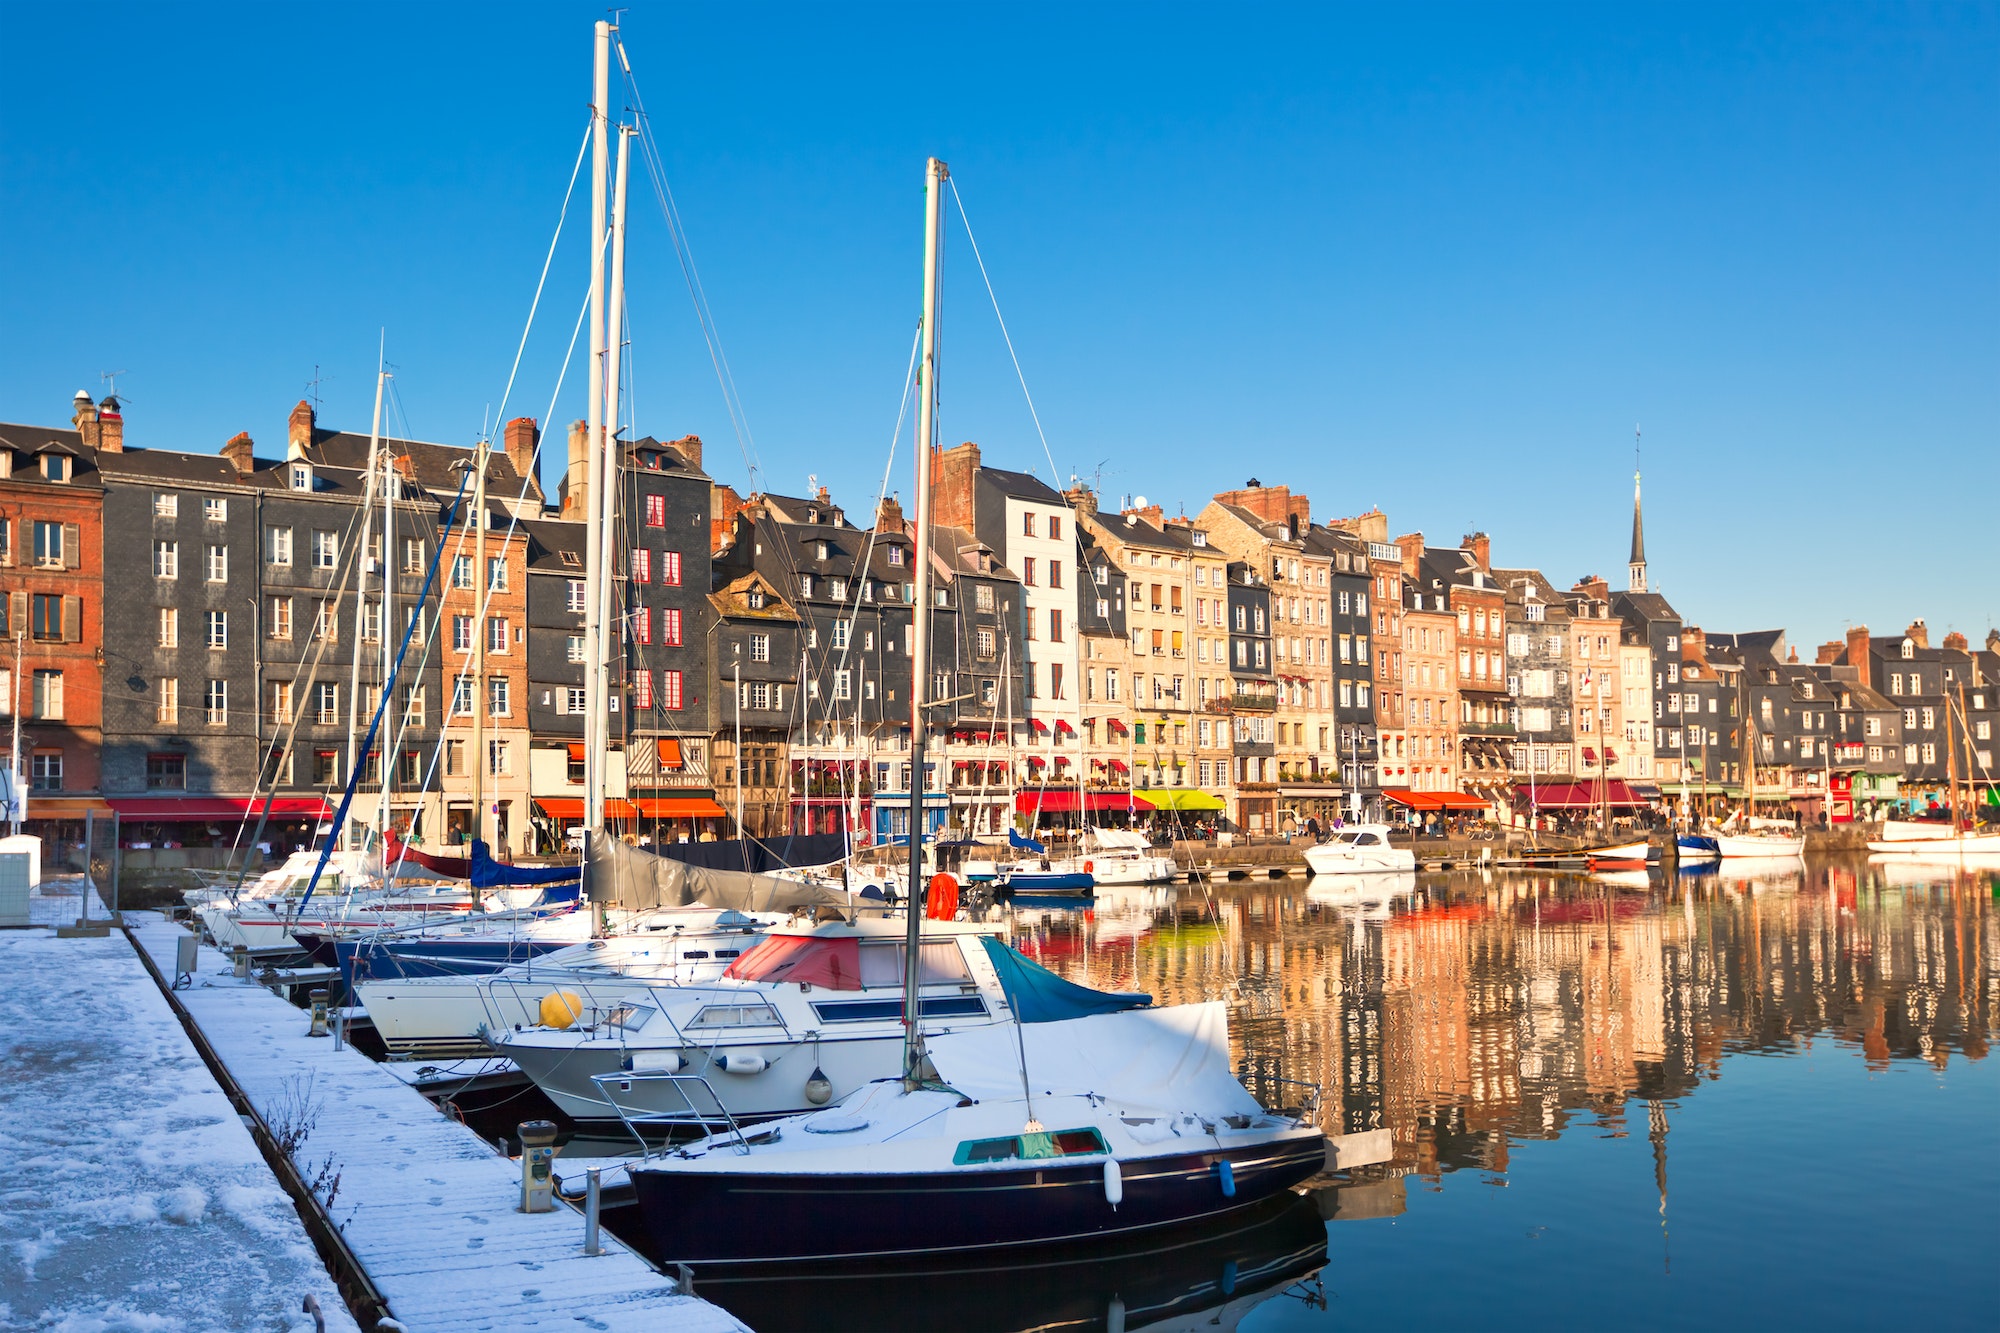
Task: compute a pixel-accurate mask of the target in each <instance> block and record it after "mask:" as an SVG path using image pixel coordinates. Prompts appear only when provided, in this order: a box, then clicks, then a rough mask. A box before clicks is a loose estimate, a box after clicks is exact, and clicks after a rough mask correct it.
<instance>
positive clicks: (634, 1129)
mask: <svg viewBox="0 0 2000 1333" xmlns="http://www.w3.org/2000/svg"><path fill="white" fill-rule="evenodd" d="M613 1080H616V1081H617V1082H620V1083H628V1084H629V1083H671V1084H673V1085H674V1088H675V1090H676V1091H678V1092H679V1093H680V1094H681V1100H683V1101H685V1102H686V1103H687V1108H688V1111H689V1112H690V1114H689V1115H685V1116H677V1115H676V1116H669V1115H655V1114H651V1113H643V1114H641V1115H640V1116H638V1117H637V1120H638V1121H639V1122H642V1123H645V1124H668V1125H689V1124H693V1125H702V1126H704V1127H706V1126H709V1125H716V1124H722V1125H727V1126H729V1132H730V1133H731V1134H733V1135H734V1136H735V1138H736V1151H737V1152H738V1153H740V1154H742V1155H743V1156H745V1157H748V1156H749V1155H750V1140H749V1139H747V1138H745V1137H744V1135H743V1127H742V1126H741V1125H739V1124H737V1123H736V1117H735V1116H733V1115H731V1114H730V1113H729V1108H728V1107H726V1106H724V1105H723V1104H722V1098H721V1096H720V1095H718V1094H717V1093H716V1091H715V1087H714V1085H712V1084H711V1083H709V1081H708V1079H707V1077H706V1076H705V1075H702V1074H680V1073H672V1072H669V1071H667V1070H665V1069H623V1070H616V1071H614V1072H611V1073H607V1074H592V1075H591V1076H590V1081H591V1082H592V1083H594V1084H596V1085H597V1091H598V1093H599V1095H601V1096H602V1097H603V1098H604V1100H605V1101H607V1102H609V1103H610V1104H611V1109H612V1110H614V1111H616V1112H617V1113H618V1119H619V1120H620V1121H621V1122H622V1123H623V1124H624V1126H625V1128H626V1129H627V1130H629V1131H631V1134H632V1137H633V1138H634V1139H636V1140H638V1142H639V1151H640V1155H641V1157H642V1158H650V1157H651V1156H652V1155H653V1149H652V1145H651V1144H649V1143H647V1142H646V1136H645V1135H643V1134H641V1133H640V1132H639V1127H638V1123H635V1119H634V1117H633V1116H632V1115H630V1114H627V1112H626V1110H625V1108H624V1107H623V1106H621V1105H619V1102H618V1099H617V1098H616V1097H614V1096H612V1095H611V1089H609V1088H608V1087H606V1086H605V1084H607V1083H609V1082H611V1081H613ZM688 1084H699V1085H700V1087H701V1090H702V1091H703V1092H706V1093H707V1094H708V1099H709V1100H710V1101H712V1102H714V1103H715V1110H716V1115H715V1116H707V1115H703V1114H702V1113H701V1112H700V1111H699V1110H698V1109H697V1108H696V1107H695V1104H694V1098H693V1097H691V1096H689V1095H688V1088H687V1086H686V1085H688ZM628 1091H629V1089H628ZM717 1117H720V1118H719V1119H718V1118H717ZM710 1137H713V1135H712V1134H711V1136H710Z"/></svg>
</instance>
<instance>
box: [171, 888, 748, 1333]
mask: <svg viewBox="0 0 2000 1333" xmlns="http://www.w3.org/2000/svg"><path fill="white" fill-rule="evenodd" d="M131 930H132V935H133V938H134V940H135V941H136V942H137V943H138V944H139V946H140V947H141V948H142V949H143V950H144V951H145V953H146V954H147V955H148V956H149V957H150V958H151V959H152V962H153V965H154V967H155V968H156V969H157V971H158V972H159V973H160V975H161V976H162V977H163V978H166V979H169V980H171V978H172V977H173V976H174V968H175V954H176V949H177V947H178V945H179V943H180V941H181V940H182V939H184V938H186V936H187V932H186V931H185V930H183V929H182V928H181V927H179V926H177V925H174V924H172V923H170V922H167V921H165V920H162V919H158V918H151V919H146V920H143V921H140V920H135V921H134V922H133V924H132V927H131ZM170 998H171V999H172V1000H173V1002H174V1003H175V1005H176V1006H177V1008H178V1009H179V1011H180V1012H181V1013H182V1014H184V1015H185V1016H186V1018H187V1019H188V1020H189V1022H190V1024H191V1026H192V1027H193V1028H194V1029H196V1030H197V1032H198V1035H199V1039H200V1041H201V1042H202V1043H204V1044H205V1045H206V1046H207V1048H208V1050H209V1052H210V1053H211V1054H212V1055H213V1057H214V1058H215V1060H216V1061H217V1062H218V1063H219V1064H221V1065H222V1066H223V1067H224V1068H225V1069H226V1071H227V1074H228V1076H229V1080H230V1081H231V1082H233V1083H234V1085H235V1088H236V1089H237V1090H239V1091H240V1092H241V1093H242V1095H243V1096H244V1097H245V1098H246V1099H247V1100H248V1101H249V1103H250V1104H251V1105H252V1106H253V1107H254V1108H255V1109H256V1111H257V1113H258V1115H259V1116H260V1117H261V1118H262V1119H263V1121H264V1122H265V1124H267V1125H269V1126H271V1127H272V1129H273V1132H274V1133H277V1132H279V1131H280V1129H281V1127H284V1128H289V1130H290V1131H291V1132H292V1133H293V1134H298V1135H299V1138H300V1143H299V1146H298V1147H297V1149H296V1150H295V1152H294V1153H293V1154H292V1156H293V1159H294V1160H295V1161H296V1162H298V1163H299V1164H300V1168H301V1174H302V1175H303V1176H304V1177H305V1178H306V1179H307V1180H308V1181H310V1180H312V1179H314V1178H315V1177H321V1176H325V1177H327V1178H330V1177H331V1175H332V1174H334V1173H337V1174H338V1177H339V1190H338V1192H337V1193H336V1194H335V1195H334V1196H333V1201H332V1205H331V1207H328V1208H325V1209H324V1210H323V1211H324V1213H325V1215H326V1216H327V1217H329V1218H330V1219H331V1221H332V1224H333V1226H334V1227H335V1228H337V1230H338V1233H339V1238H340V1240H341V1242H342V1243H344V1246H345V1248H346V1249H347V1251H349V1252H350V1253H351V1255H352V1257H353V1259H354V1260H355V1261H356V1262H357V1263H358V1265H359V1267H360V1268H361V1270H363V1272H364V1273H365V1278H366V1284H367V1286H369V1287H370V1288H372V1291H373V1292H374V1293H376V1294H378V1295H379V1299H380V1301H381V1302H382V1303H383V1304H384V1305H386V1307H387V1312H388V1314H389V1315H390V1316H392V1317H393V1319H394V1320H395V1322H396V1324H399V1325H401V1326H403V1327H405V1328H410V1329H422V1330H425V1333H449V1331H451V1330H465V1331H466V1333H473V1331H475V1330H499V1329H505V1330H514V1329H551V1330H553V1329H561V1330H564V1333H576V1330H578V1329H580V1328H581V1329H590V1330H593V1331H595V1333H604V1331H606V1330H632V1331H633V1333H640V1330H645V1331H646V1333H658V1330H661V1329H673V1330H675V1333H723V1331H725V1330H729V1331H739V1330H742V1328H743V1326H742V1325H741V1324H740V1323H739V1322H738V1321H737V1320H736V1319H735V1318H734V1317H732V1316H731V1315H729V1314H728V1313H726V1312H725V1311H723V1310H721V1309H719V1308H718V1307H716V1306H713V1305H710V1304H708V1303H707V1302H705V1301H701V1300H698V1299H696V1298H694V1297H690V1296H684V1295H682V1294H681V1293H680V1292H679V1290H678V1289H677V1288H676V1286H675V1284H674V1282H673V1281H672V1280H671V1279H668V1278H666V1277H664V1276H662V1275H661V1274H659V1273H658V1272H656V1271H654V1269H653V1268H652V1267H651V1266H650V1265H649V1264H647V1263H646V1261H645V1260H644V1259H642V1258H640V1257H639V1256H638V1255H637V1254H635V1253H634V1252H632V1251H631V1250H630V1249H628V1248H626V1247H625V1246H624V1245H622V1244H620V1243H619V1242H618V1241H617V1240H616V1239H615V1238H614V1237H612V1236H611V1235H610V1233H609V1232H605V1233H604V1234H603V1236H602V1245H603V1253H601V1254H597V1255H586V1254H585V1253H584V1250H583V1244H584V1234H583V1233H584V1223H583V1217H582V1215H581V1214H580V1213H578V1212H576V1211H575V1210H573V1209H571V1208H569V1207H567V1206H564V1205H561V1204H559V1205H557V1207H556V1209H555V1211H553V1212H549V1213H535V1214H527V1213H522V1212H520V1211H518V1207H517V1205H518V1202H519V1195H520V1164H519V1162H517V1161H514V1160H511V1159H509V1158H506V1157H503V1156H501V1155H500V1154H499V1152H498V1151H496V1150H495V1148H494V1147H493V1146H492V1145H491V1144H489V1143H487V1142H485V1141H484V1140H483V1139H481V1138H480V1137H479V1136H478V1135H477V1134H475V1133H474V1132H473V1131H471V1130H470V1129H467V1128H466V1127H465V1126H464V1125H462V1124H459V1123H458V1122H456V1121H454V1120H449V1119H447V1118H445V1117H444V1116H443V1115H440V1114H439V1113H438V1111H437V1109H436V1108H435V1107H434V1106H432V1105H431V1103H430V1102H428V1101H426V1100H425V1099H424V1098H423V1096H422V1095H420V1094H419V1093H417V1092H416V1091H414V1090H412V1089H411V1088H409V1087H408V1086H406V1085H405V1084H404V1083H403V1082H401V1081H400V1080H398V1079H396V1078H395V1077H394V1076H393V1075H391V1074H390V1073H389V1071H388V1070H386V1069H384V1068H382V1067H381V1066H380V1065H377V1064H376V1063H375V1062H374V1061H372V1060H369V1059H368V1058H367V1057H365V1056H363V1055H361V1054H359V1053H358V1052H356V1051H354V1050H352V1049H342V1050H335V1049H334V1043H333V1041H332V1039H331V1038H327V1037H311V1036H308V1035H307V1030H308V1027H309V1026H310V1020H309V1017H308V1015H307V1014H306V1013H305V1012H303V1011H302V1010H299V1009H297V1008H295V1007H293V1006H292V1005H290V1004H288V1003H286V1002H285V1001H284V1000H283V999H281V998H279V997H278V996H277V995H275V994H273V993H272V992H271V991H270V990H268V989H266V988H265V987H264V986H262V985H260V984H259V983H258V982H257V980H255V979H254V978H252V979H249V980H238V979H237V978H236V977H234V976H233V975H232V974H231V970H230V963H229V960H228V958H227V957H225V956H224V955H223V954H221V953H218V952H216V951H215V950H213V949H207V948H204V949H202V950H201V951H200V953H199V955H198V960H197V964H196V967H195V971H194V974H193V984H192V985H190V986H188V987H187V988H186V989H183V990H179V991H173V992H171V993H170ZM302 1127H303V1130H304V1132H303V1133H302V1134H299V1131H300V1130H301V1128H302ZM322 1167H324V1170H323V1169H322ZM324 1192H325V1191H324V1188H322V1189H321V1190H320V1191H318V1193H324ZM365 1322H368V1320H367V1319H366V1317H365V1316H364V1323H365Z"/></svg>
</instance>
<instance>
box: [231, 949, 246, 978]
mask: <svg viewBox="0 0 2000 1333" xmlns="http://www.w3.org/2000/svg"><path fill="white" fill-rule="evenodd" d="M229 958H230V963H231V967H232V969H233V970H234V972H235V973H236V975H237V976H239V977H241V978H243V979H244V980H245V981H248V980H249V979H250V946H249V945H247V944H238V945H236V946H235V947H233V948H232V949H230V951H229Z"/></svg>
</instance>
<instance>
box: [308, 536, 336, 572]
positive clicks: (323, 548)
mask: <svg viewBox="0 0 2000 1333" xmlns="http://www.w3.org/2000/svg"><path fill="white" fill-rule="evenodd" d="M339 563H340V534H339V533H337V532H328V531H326V530H325V529H323V528H315V529H314V530H313V568H314V569H332V568H333V567H334V566H335V565H337V564H339Z"/></svg>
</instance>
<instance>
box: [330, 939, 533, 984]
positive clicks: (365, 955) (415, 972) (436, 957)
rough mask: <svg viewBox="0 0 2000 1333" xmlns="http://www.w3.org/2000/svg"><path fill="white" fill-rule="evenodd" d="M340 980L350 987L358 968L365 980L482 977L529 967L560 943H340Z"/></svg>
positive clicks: (419, 940)
mask: <svg viewBox="0 0 2000 1333" xmlns="http://www.w3.org/2000/svg"><path fill="white" fill-rule="evenodd" d="M334 947H335V949H336V950H337V952H338V953H339V955H340V979H341V981H342V983H343V984H345V985H347V986H349V987H352V986H353V984H354V977H355V973H356V971H357V969H358V970H359V972H360V975H361V977H362V979H363V980H391V981H400V980H404V979H406V978H411V977H483V976H485V975H487V974H488V973H491V972H498V971H499V970H500V969H501V968H503V967H510V966H512V965H513V964H515V963H527V962H532V961H533V960H535V959H537V958H540V957H541V956H542V955H544V954H550V953H554V952H555V951H556V950H557V949H564V948H568V947H569V945H568V943H567V942H564V941H560V940H521V939H507V940H427V939H421V938H413V939H395V940H340V941H339V942H337V943H336V944H335V946H334Z"/></svg>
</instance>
